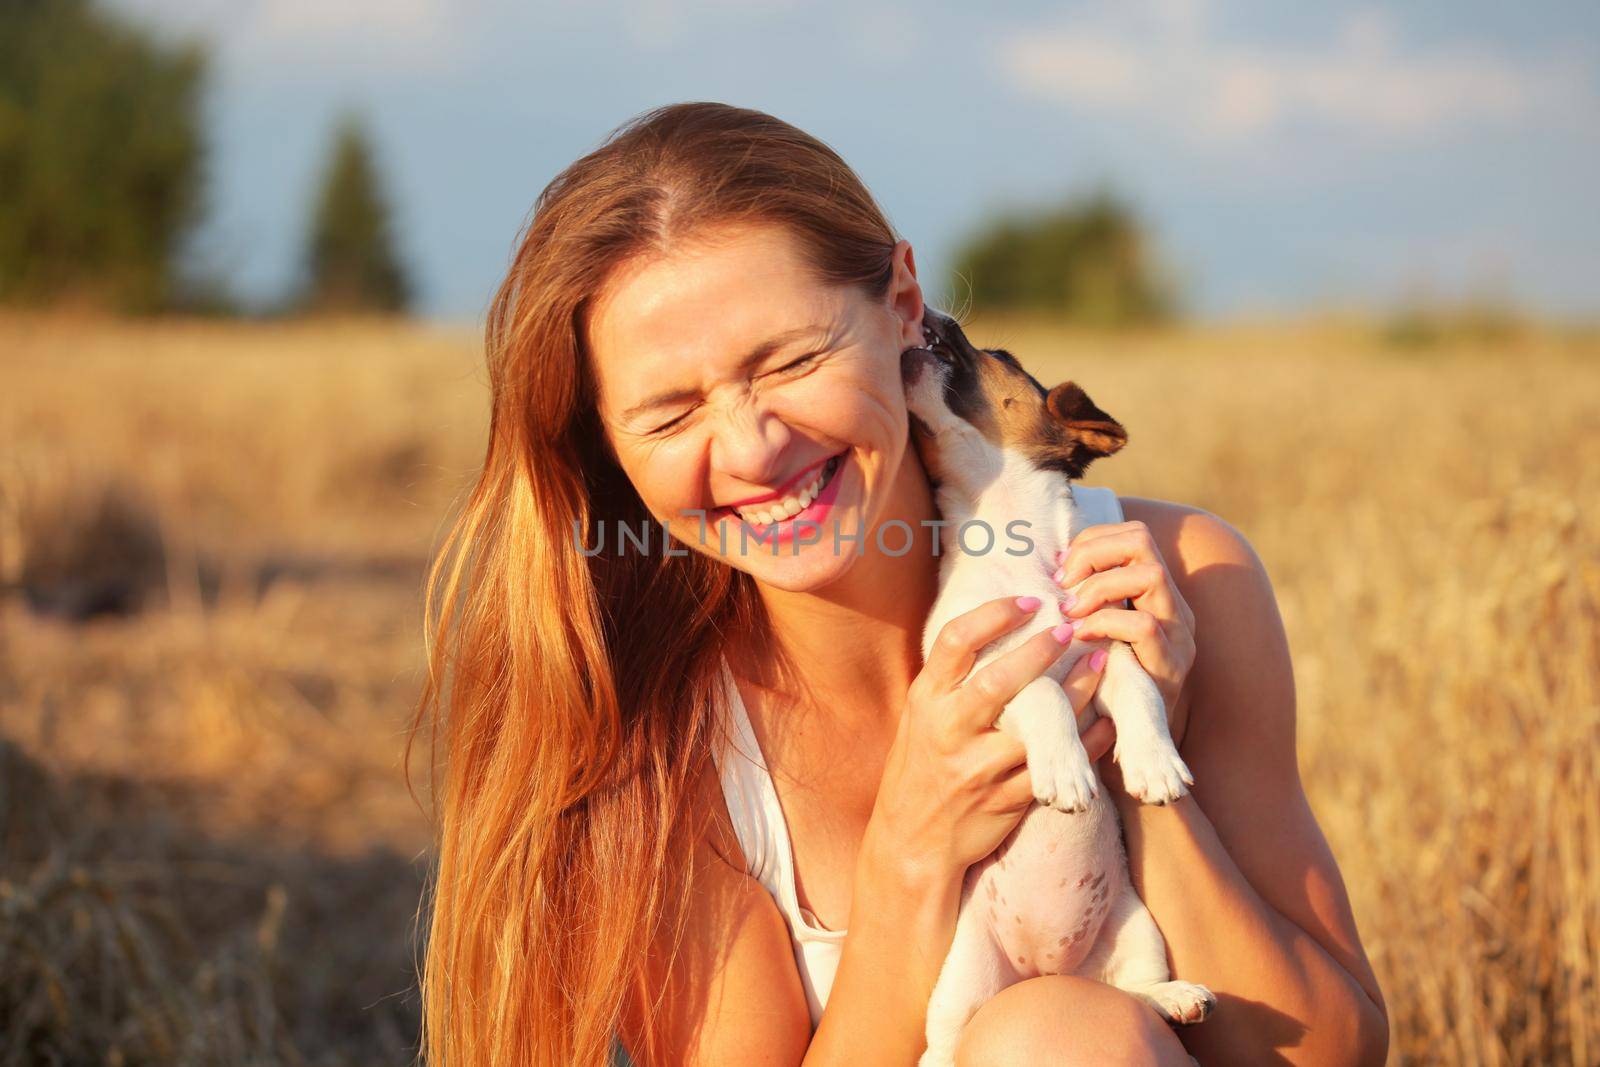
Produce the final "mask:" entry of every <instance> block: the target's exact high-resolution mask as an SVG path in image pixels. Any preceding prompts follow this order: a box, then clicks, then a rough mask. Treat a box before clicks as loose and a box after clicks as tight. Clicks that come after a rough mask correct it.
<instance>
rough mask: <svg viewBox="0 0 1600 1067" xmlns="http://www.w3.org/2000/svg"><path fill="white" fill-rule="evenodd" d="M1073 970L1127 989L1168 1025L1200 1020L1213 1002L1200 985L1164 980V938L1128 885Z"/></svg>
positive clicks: (1165, 969) (1215, 1002) (1215, 1004)
mask: <svg viewBox="0 0 1600 1067" xmlns="http://www.w3.org/2000/svg"><path fill="white" fill-rule="evenodd" d="M1078 973H1079V974H1081V975H1085V976H1087V977H1090V978H1097V979H1099V980H1100V981H1102V982H1105V983H1107V984H1108V985H1114V986H1116V987H1117V988H1118V989H1121V990H1123V991H1125V992H1128V993H1132V994H1133V995H1134V996H1136V997H1138V998H1139V999H1140V1000H1142V1001H1144V1002H1145V1003H1146V1004H1148V1005H1150V1006H1151V1007H1152V1008H1154V1009H1155V1010H1156V1014H1158V1015H1160V1016H1161V1017H1162V1018H1163V1019H1165V1020H1167V1022H1169V1023H1173V1024H1174V1025H1183V1024H1187V1023H1197V1022H1200V1021H1202V1020H1203V1019H1205V1017H1206V1016H1207V1015H1210V1014H1211V1009H1213V1008H1215V1007H1216V1006H1217V998H1216V997H1215V996H1214V995H1213V994H1212V992H1211V990H1209V989H1207V988H1206V987H1205V986H1203V985H1196V984H1195V983H1193V982H1174V981H1171V980H1170V979H1171V977H1172V974H1171V972H1170V971H1169V970H1167V943H1166V941H1165V940H1164V939H1163V938H1162V936H1161V929H1160V927H1158V926H1156V921H1155V919H1153V918H1151V916H1150V909H1149V908H1146V907H1145V906H1144V901H1142V900H1140V899H1139V894H1138V893H1135V892H1134V891H1133V887H1132V886H1131V885H1127V886H1124V887H1123V889H1122V892H1121V893H1119V894H1117V896H1116V897H1115V898H1114V899H1113V900H1112V902H1111V910H1110V911H1108V912H1107V913H1106V921H1105V925H1104V926H1102V927H1101V928H1100V936H1099V937H1097V938H1096V939H1095V943H1094V948H1093V949H1091V950H1090V952H1089V955H1088V957H1087V958H1086V959H1085V960H1084V961H1083V964H1082V965H1081V966H1080V967H1079V968H1078Z"/></svg>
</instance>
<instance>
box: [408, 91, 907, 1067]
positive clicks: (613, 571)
mask: <svg viewBox="0 0 1600 1067" xmlns="http://www.w3.org/2000/svg"><path fill="white" fill-rule="evenodd" d="M730 222H731V223H737V222H769V223H779V224H783V225H786V226H788V227H790V229H791V231H792V232H793V233H794V234H795V235H796V236H797V237H798V238H799V239H800V241H801V244H802V246H803V247H804V249H805V252H806V258H807V262H808V264H809V265H811V266H812V268H813V269H815V270H816V271H817V272H818V275H819V277H821V278H823V279H824V280H826V281H827V282H829V283H832V284H838V285H851V286H857V287H859V288H861V289H863V290H864V291H865V292H867V293H868V294H870V295H871V296H873V297H876V298H882V297H883V296H884V295H885V294H886V292H887V289H888V285H889V281H890V279H891V273H892V269H893V267H892V255H893V251H894V247H895V244H896V243H897V240H898V238H897V236H896V234H895V231H894V230H893V228H892V227H891V226H890V224H889V222H888V220H887V219H886V218H885V216H884V214H883V212H882V210H881V209H880V208H879V206H878V204H877V203H876V202H875V201H874V199H873V197H872V195H871V194H870V193H869V192H868V191H867V189H866V187H865V186H864V185H863V184H862V182H861V180H860V179H859V178H858V177H857V176H856V174H855V173H854V172H853V171H852V170H851V169H850V167H849V166H848V165H847V164H846V163H845V162H844V160H842V159H841V158H840V157H839V156H838V154H837V153H835V152H834V151H833V150H832V149H831V148H829V147H828V146H827V145H825V144H823V143H822V142H821V141H818V140H817V139H816V138H814V137H811V136H809V135H808V134H806V133H804V132H802V131H801V130H798V129H796V128H795V127H793V126H791V125H789V124H788V123H786V122H783V121H781V120H779V119H777V118H774V117H773V116H771V115H767V114H764V113H762V112H760V111H754V110H749V109H746V108H737V107H731V106H728V105H726V104H718V103H682V104H673V105H670V106H666V107H661V108H657V109H655V110H653V111H649V112H646V113H645V114H643V115H640V116H637V117H636V118H634V119H632V120H630V121H629V122H627V123H625V124H624V125H622V126H620V127H618V128H617V129H616V130H614V131H613V132H612V133H611V135H610V136H609V137H607V139H606V140H605V141H604V142H603V143H602V144H601V146H600V147H599V148H597V149H596V150H594V151H593V152H591V153H589V154H588V155H586V156H584V157H583V158H581V159H579V160H577V161H576V162H575V163H573V164H572V165H571V166H569V167H567V168H566V169H565V170H564V171H562V172H561V173H560V174H559V175H557V176H556V178H555V180H554V181H552V182H551V183H550V184H549V186H547V187H546V188H545V190H544V191H543V192H542V193H541V194H540V195H539V198H538V201H537V202H536V204H535V206H534V211H533V214H532V216H531V217H530V218H529V220H528V221H527V223H526V225H525V226H524V228H523V231H522V233H521V235H520V237H519V242H518V248H517V253H516V256H515V257H514V259H513V261H512V263H511V267H510V269H509V270H508V271H507V273H506V276H505V279H504V281H503V282H502V283H501V284H500V287H499V289H498V290H497V292H496V293H495V297H494V300H493V303H492V305H491V307H490V310H489V315H488V322H487V327H486V336H485V348H486V355H487V359H488V366H489V385H490V403H491V414H490V422H489V443H488V450H487V454H486V455H485V457H484V462H483V469H482V471H481V473H480V474H479V476H478V479H477V483H476V485H475V486H474V487H473V489H472V491H471V493H470V495H469V497H468V498H467V500H466V502H465V504H464V506H463V507H462V509H461V511H460V513H459V515H458V516H457V517H456V519H455V521H454V524H453V526H452V528H451V530H450V532H449V534H448V536H447V538H446V540H445V542H444V545H443V548H442V550H441V552H440V553H439V556H438V558H437V559H436V560H435V562H434V565H433V567H432V570H431V572H430V574H429V577H428V586H427V609H426V620H427V624H428V627H429V632H430V636H431V641H430V649H429V654H428V662H429V676H428V681H427V684H426V686H425V689H424V692H423V696H422V700H421V702H420V704H419V707H418V709H417V716H416V719H415V721H414V722H413V724H412V731H411V735H410V739H409V740H408V744H407V756H408V760H409V754H410V747H411V745H410V742H411V741H415V740H416V737H417V732H418V730H419V729H420V728H421V727H422V724H423V722H424V721H430V722H431V724H432V726H431V737H432V740H433V744H434V752H435V753H436V762H442V765H443V773H442V777H441V778H440V780H439V781H437V782H436V783H435V788H434V792H433V798H434V805H435V816H436V820H437V824H436V825H437V836H438V841H437V855H436V860H435V869H434V871H433V875H432V878H431V885H430V888H431V915H430V917H429V919H428V932H427V946H426V950H425V958H424V961H423V967H422V971H423V973H422V995H423V1015H424V1021H423V1048H422V1052H423V1053H424V1055H425V1056H426V1057H427V1059H428V1060H430V1061H431V1062H432V1063H433V1064H434V1065H435V1067H487V1065H490V1064H493V1065H502V1064H532V1065H537V1067H566V1065H568V1064H601V1063H604V1062H605V1060H606V1057H607V1052H608V1049H609V1046H610V1042H611V1039H612V1035H613V1033H614V1032H615V1030H616V1028H617V1026H618V1023H619V1020H620V1018H621V1012H622V1005H623V1002H624V999H625V998H626V997H628V996H629V995H630V993H631V994H639V993H640V991H641V990H642V989H643V985H644V977H643V976H644V970H643V965H644V961H645V955H646V952H647V949H648V947H649V946H650V945H651V944H652V943H654V942H655V941H656V938H657V937H658V936H659V935H662V934H666V935H667V941H668V943H669V944H671V945H673V946H676V945H677V944H678V938H679V934H680V933H681V930H682V920H683V907H682V904H683V902H684V901H685V900H686V899H687V898H688V895H689V892H688V886H687V884H686V883H687V880H688V879H689V878H690V877H691V875H690V868H689V866H688V864H687V863H686V862H685V857H687V856H688V855H689V853H690V851H691V847H690V846H691V843H692V840H693V835H694V834H696V833H699V832H701V827H700V826H698V825H697V824H695V822H694V820H692V819H690V818H688V812H689V811H690V809H691V808H693V807H695V805H693V804H692V803H691V799H692V798H691V791H692V788H693V785H694V783H696V782H698V781H700V780H701V776H702V775H703V774H704V773H706V771H707V769H708V766H709V764H708V760H709V759H710V757H711V751H712V745H713V744H715V743H717V738H718V737H719V736H720V732H719V731H720V729H721V726H722V723H723V722H724V719H723V716H724V715H725V714H726V708H725V707H724V704H725V701H724V699H723V691H722V689H721V688H720V686H719V685H718V684H717V683H718V671H719V666H718V664H719V657H720V655H721V654H722V653H724V652H726V651H727V650H728V649H729V640H730V635H740V638H741V640H744V639H759V635H763V634H765V633H766V629H765V617H764V613H763V612H762V610H761V606H760V600H759V597H758V596H757V591H756V587H755V583H754V580H753V579H751V578H750V576H749V575H747V574H745V573H743V572H742V571H739V570H737V569H734V568H732V567H730V566H728V565H726V564H725V563H722V562H720V561H718V560H715V559H712V558H709V557H707V556H706V555H703V554H701V553H699V552H696V551H689V552H688V553H687V554H678V553H674V554H670V555H669V554H666V553H662V552H650V553H639V552H632V553H611V552H600V553H598V554H595V555H585V554H584V552H582V551H581V550H580V542H579V540H578V537H579V535H580V534H581V536H582V538H583V540H582V542H581V544H582V545H593V544H596V543H597V540H596V538H597V536H598V535H597V534H596V533H594V531H596V530H598V529H599V528H600V526H599V524H606V525H611V526H612V527H613V529H615V528H616V526H615V524H616V523H617V522H619V521H620V522H626V523H630V524H633V525H634V527H635V528H639V525H640V524H642V523H645V522H650V521H652V520H651V518H650V516H649V514H648V512H647V511H646V509H645V507H644V505H643V503H642V502H641V501H640V499H639V497H638V495H637V493H636V492H635V491H634V489H633V487H632V485H631V484H630V483H629V481H628V480H627V478H626V477H625V476H624V474H623V472H622V471H621V470H620V468H618V467H617V465H616V462H615V459H614V458H613V456H612V454H611V452H610V450H609V447H608V446H607V443H606V440H605V438H604V436H603V431H602V429H601V427H600V425H599V423H598V418H597V416H596V414H595V387H594V376H593V373H592V370H591V368H590V366H589V360H588V355H587V352H586V348H585V341H584V329H585V321H586V320H585V316H586V314H587V309H588V308H589V307H590V306H591V303H592V301H593V299H594V298H595V296H596V295H597V294H598V293H599V292H600V291H601V289H602V287H603V286H604V285H605V283H606V280H607V278H608V277H609V276H610V274H611V272H612V271H613V270H614V269H615V268H616V267H617V266H618V265H619V264H620V263H622V262H623V261H624V260H627V259H629V258H630V257H633V256H636V255H638V254H641V253H647V254H648V253H662V252H665V251H667V250H669V249H671V248H672V247H673V246H674V244H675V242H678V241H681V240H683V239H684V238H686V237H688V236H689V235H691V234H692V233H693V232H694V231H696V230H697V229H698V228H699V227H702V226H706V225H708V224H714V223H715V224H720V223H730ZM657 529H658V530H659V525H658V526H657ZM646 1020H647V1025H646V1030H647V1032H649V1031H650V1030H651V1028H650V1027H649V1026H648V1015H646ZM647 1043H650V1042H647ZM629 1051H630V1053H632V1054H633V1055H634V1056H635V1058H636V1059H640V1060H642V1061H643V1062H647V1063H648V1062H652V1061H653V1059H654V1056H653V1055H652V1054H651V1050H649V1049H648V1048H647V1049H644V1050H635V1049H630V1050H629Z"/></svg>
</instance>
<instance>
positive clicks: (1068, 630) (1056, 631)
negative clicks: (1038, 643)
mask: <svg viewBox="0 0 1600 1067" xmlns="http://www.w3.org/2000/svg"><path fill="white" fill-rule="evenodd" d="M1073 629H1074V627H1073V625H1072V623H1070V622H1064V623H1062V624H1061V625H1060V626H1057V627H1055V628H1053V629H1052V630H1051V631H1050V636H1051V637H1053V638H1055V639H1056V642H1057V643H1058V644H1063V645H1064V644H1067V643H1068V642H1070V641H1071V640H1072V631H1073Z"/></svg>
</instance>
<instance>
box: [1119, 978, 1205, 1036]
mask: <svg viewBox="0 0 1600 1067" xmlns="http://www.w3.org/2000/svg"><path fill="white" fill-rule="evenodd" d="M1134 995H1135V996H1137V997H1138V998H1139V999H1140V1000H1142V1001H1144V1002H1145V1003H1146V1004H1148V1005H1150V1006H1151V1007H1152V1008H1154V1009H1155V1010H1156V1014H1157V1015H1160V1016H1161V1017H1162V1018H1163V1019H1165V1020H1167V1022H1169V1023H1171V1024H1172V1025H1173V1026H1189V1025H1191V1024H1193V1023H1198V1022H1204V1021H1205V1018H1206V1016H1208V1015H1210V1014H1211V1012H1212V1010H1213V1009H1214V1008H1215V1007H1216V1006H1217V997H1216V994H1215V993H1213V992H1211V990H1209V989H1207V988H1206V987H1205V986H1203V985H1195V984H1194V983H1193V982H1161V983H1160V984H1158V985H1153V986H1150V987H1149V988H1148V989H1141V990H1138V991H1137V992H1136V993H1135V994H1134Z"/></svg>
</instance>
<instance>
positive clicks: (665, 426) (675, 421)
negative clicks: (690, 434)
mask: <svg viewBox="0 0 1600 1067" xmlns="http://www.w3.org/2000/svg"><path fill="white" fill-rule="evenodd" d="M693 410H694V408H690V409H689V410H688V411H685V412H684V413H683V414H682V415H679V416H678V417H677V418H675V419H672V420H671V421H669V422H663V423H662V424H661V425H660V426H657V427H656V428H655V429H653V430H646V431H645V433H647V434H651V435H654V434H658V433H666V432H667V431H668V430H670V429H672V428H673V427H674V426H676V425H678V424H679V423H680V422H682V421H683V420H684V419H687V418H688V417H689V412H692V411H693Z"/></svg>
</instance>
